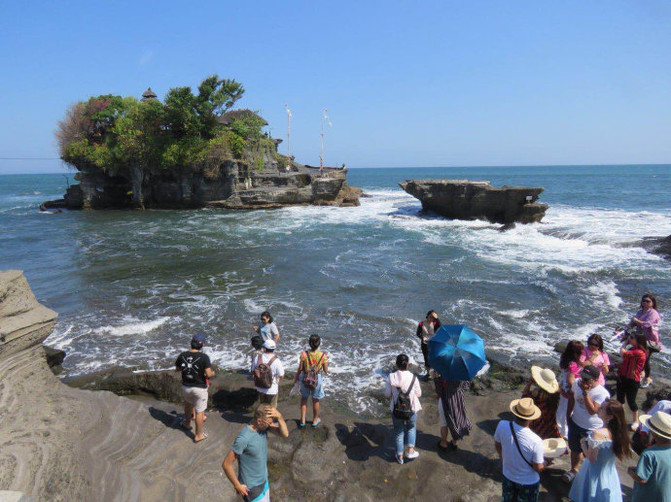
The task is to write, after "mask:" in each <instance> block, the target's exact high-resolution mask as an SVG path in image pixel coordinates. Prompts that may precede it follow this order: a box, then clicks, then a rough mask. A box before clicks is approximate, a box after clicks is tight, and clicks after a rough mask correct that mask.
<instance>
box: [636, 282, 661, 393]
mask: <svg viewBox="0 0 671 502" xmlns="http://www.w3.org/2000/svg"><path fill="white" fill-rule="evenodd" d="M660 322H661V319H660V317H659V312H657V298H655V297H654V296H653V295H651V294H650V293H647V294H645V295H643V297H642V298H641V309H640V310H639V311H638V312H636V315H635V316H634V317H632V318H631V321H630V322H629V328H634V329H635V330H636V332H638V333H643V334H644V335H645V338H646V340H647V342H648V346H649V349H650V350H649V351H648V357H647V359H646V360H645V367H644V368H643V371H645V380H644V381H643V382H642V383H641V387H643V388H645V387H648V386H649V385H650V384H651V383H652V378H651V377H650V355H651V353H652V352H659V351H660V350H662V348H663V347H662V344H661V343H660V341H659V323H660Z"/></svg>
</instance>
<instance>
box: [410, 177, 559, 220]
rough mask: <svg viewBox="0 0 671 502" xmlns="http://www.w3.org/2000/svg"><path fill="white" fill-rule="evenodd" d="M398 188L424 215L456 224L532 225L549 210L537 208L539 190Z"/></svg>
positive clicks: (470, 184) (424, 183)
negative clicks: (478, 221)
mask: <svg viewBox="0 0 671 502" xmlns="http://www.w3.org/2000/svg"><path fill="white" fill-rule="evenodd" d="M399 185H400V186H401V188H403V190H405V191H406V192H408V193H409V194H410V195H412V196H413V197H416V198H417V199H419V200H420V201H421V202H422V208H423V209H424V210H425V211H433V212H435V213H437V214H439V215H441V216H445V217H446V218H452V219H458V220H475V219H481V220H488V221H491V222H493V223H503V224H510V223H515V222H518V223H535V222H539V221H541V219H542V218H543V216H545V211H546V210H547V208H548V205H547V204H537V203H536V201H537V200H538V196H539V195H540V194H541V192H543V189H542V188H528V187H509V186H503V187H501V188H494V187H492V186H491V183H490V182H489V181H467V180H408V181H405V182H402V183H399Z"/></svg>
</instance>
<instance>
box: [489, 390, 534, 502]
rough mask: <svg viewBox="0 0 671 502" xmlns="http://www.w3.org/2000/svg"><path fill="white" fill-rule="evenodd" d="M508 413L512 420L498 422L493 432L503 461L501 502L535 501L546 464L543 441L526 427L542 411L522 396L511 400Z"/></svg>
mask: <svg viewBox="0 0 671 502" xmlns="http://www.w3.org/2000/svg"><path fill="white" fill-rule="evenodd" d="M510 411H511V412H512V414H513V415H515V419H514V420H513V421H510V420H501V421H500V422H499V424H498V426H497V427H496V432H495V433H494V441H495V443H494V446H495V447H496V452H497V453H498V454H499V457H501V459H502V460H503V502H535V501H536V500H538V489H539V485H540V480H541V478H540V476H539V473H540V472H541V471H542V470H543V468H544V467H545V464H544V460H543V440H542V439H541V438H540V437H538V435H537V434H536V433H534V432H532V430H531V429H529V424H530V423H531V422H532V421H533V420H536V419H537V418H538V417H540V416H541V410H540V408H538V406H536V405H535V404H534V400H533V399H531V398H530V397H525V398H523V399H515V400H514V401H512V402H511V403H510Z"/></svg>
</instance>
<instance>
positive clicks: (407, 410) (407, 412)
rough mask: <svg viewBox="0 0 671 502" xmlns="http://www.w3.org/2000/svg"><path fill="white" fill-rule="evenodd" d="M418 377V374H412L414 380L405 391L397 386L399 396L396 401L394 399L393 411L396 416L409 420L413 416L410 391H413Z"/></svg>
mask: <svg viewBox="0 0 671 502" xmlns="http://www.w3.org/2000/svg"><path fill="white" fill-rule="evenodd" d="M416 379H417V375H412V382H410V387H408V390H406V391H405V392H403V389H401V388H400V387H397V389H398V397H397V398H396V401H394V411H393V412H392V413H393V415H394V416H395V417H396V418H399V419H401V420H409V419H410V417H411V416H412V406H411V403H410V391H412V388H413V387H414V386H415V380H416Z"/></svg>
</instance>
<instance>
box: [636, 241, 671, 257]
mask: <svg viewBox="0 0 671 502" xmlns="http://www.w3.org/2000/svg"><path fill="white" fill-rule="evenodd" d="M638 244H640V246H641V247H643V248H644V249H645V250H646V251H648V252H649V253H653V254H656V255H659V256H661V257H663V258H666V259H667V260H671V235H669V236H667V237H647V238H645V239H643V240H642V241H640V242H639V243H638Z"/></svg>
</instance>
